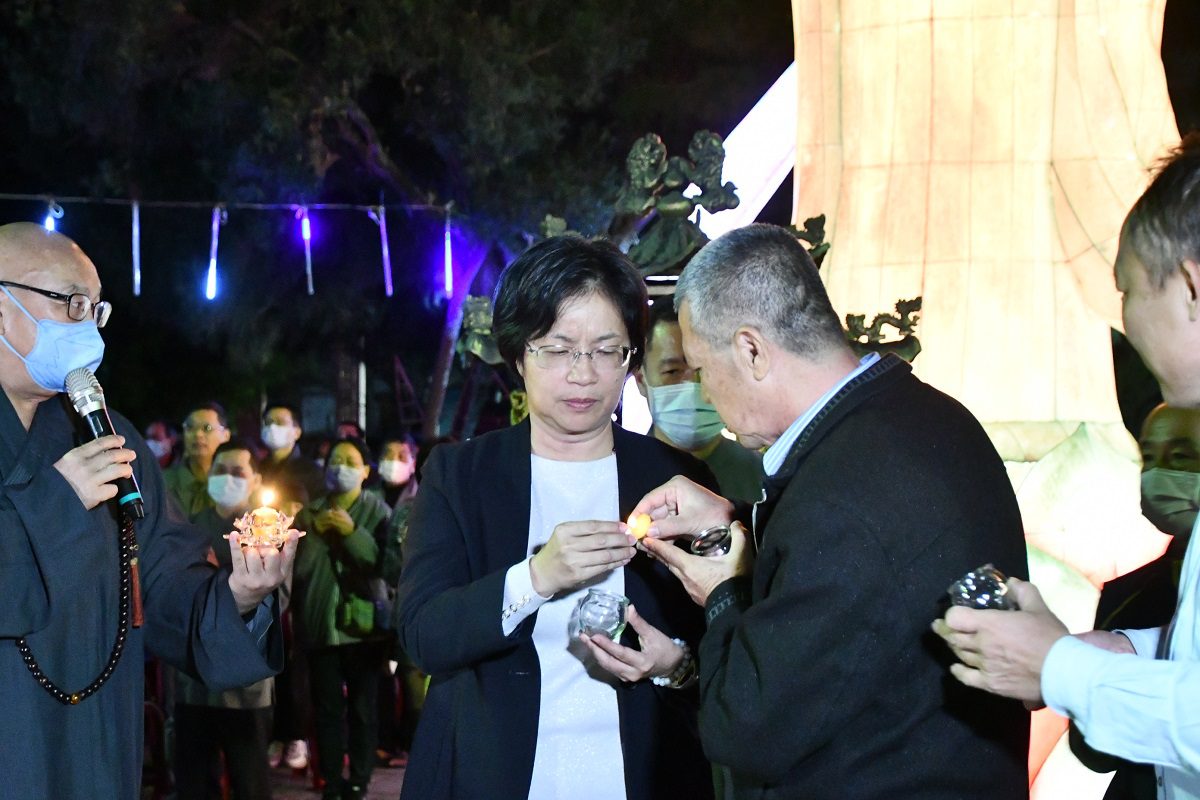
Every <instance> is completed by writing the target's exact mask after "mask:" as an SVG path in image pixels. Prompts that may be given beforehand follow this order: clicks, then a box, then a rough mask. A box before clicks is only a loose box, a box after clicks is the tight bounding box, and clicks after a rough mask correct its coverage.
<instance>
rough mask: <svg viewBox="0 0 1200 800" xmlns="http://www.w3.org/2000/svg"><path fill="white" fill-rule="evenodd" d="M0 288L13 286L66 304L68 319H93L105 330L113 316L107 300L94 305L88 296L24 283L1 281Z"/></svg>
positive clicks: (78, 320) (77, 320) (98, 326)
mask: <svg viewBox="0 0 1200 800" xmlns="http://www.w3.org/2000/svg"><path fill="white" fill-rule="evenodd" d="M0 286H11V287H12V288H14V289H24V290H25V291H27V292H37V293H38V294H40V295H43V296H45V297H49V298H50V299H51V300H57V301H58V302H60V303H66V304H67V316H68V317H70V318H71V319H73V320H75V321H76V322H83V321H84V320H85V319H87V318H88V317H91V318H92V319H93V320H95V321H96V327H97V328H103V327H104V324H105V323H106V322H108V318H109V316H111V315H112V303H110V302H108V301H107V300H100V301H99V302H96V303H93V302H92V298H90V297H88V296H87V295H86V294H80V293H76V294H63V293H62V292H52V291H50V290H49V289H39V288H37V287H36V286H26V285H25V284H23V283H14V282H13V281H0Z"/></svg>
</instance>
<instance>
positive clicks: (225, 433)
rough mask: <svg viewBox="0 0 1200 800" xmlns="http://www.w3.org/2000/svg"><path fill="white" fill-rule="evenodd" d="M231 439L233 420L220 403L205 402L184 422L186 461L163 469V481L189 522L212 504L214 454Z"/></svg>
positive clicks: (184, 453)
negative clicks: (210, 483) (210, 477)
mask: <svg viewBox="0 0 1200 800" xmlns="http://www.w3.org/2000/svg"><path fill="white" fill-rule="evenodd" d="M229 436H230V433H229V421H228V418H227V416H226V414H225V409H224V408H223V407H222V406H221V404H220V403H211V402H210V403H201V404H200V405H197V406H195V407H194V408H193V409H192V410H191V411H189V412H188V415H187V417H185V418H184V420H183V458H181V459H179V461H178V462H176V463H175V464H174V465H173V466H170V467H167V468H166V469H165V470H163V480H164V481H166V483H167V491H169V492H170V493H171V496H173V497H174V498H175V499H176V500H178V501H179V505H180V507H181V508H182V509H183V513H184V514H186V515H187V517H188V518H189V519H191V518H194V517H195V516H196V515H197V514H199V513H200V512H201V511H203V510H204V509H206V508H208V507H209V506H211V505H212V501H211V500H209V499H208V491H207V486H208V470H209V468H210V467H211V466H212V459H213V453H215V452H216V451H217V447H219V446H220V445H221V444H223V443H224V442H227V441H229Z"/></svg>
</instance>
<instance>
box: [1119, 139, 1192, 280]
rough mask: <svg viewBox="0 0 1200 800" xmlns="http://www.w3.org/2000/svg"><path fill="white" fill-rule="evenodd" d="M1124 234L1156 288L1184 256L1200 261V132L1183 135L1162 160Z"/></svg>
mask: <svg viewBox="0 0 1200 800" xmlns="http://www.w3.org/2000/svg"><path fill="white" fill-rule="evenodd" d="M1122 234H1123V237H1124V238H1125V239H1126V240H1127V241H1128V242H1129V243H1130V244H1132V245H1133V246H1134V249H1136V250H1137V253H1138V256H1139V258H1140V260H1141V262H1142V264H1143V265H1144V266H1145V268H1146V272H1147V273H1148V275H1149V278H1150V283H1151V285H1153V286H1155V287H1157V288H1158V289H1162V288H1163V287H1164V286H1166V284H1167V279H1169V278H1170V277H1171V276H1172V275H1174V274H1175V273H1176V272H1177V271H1178V270H1179V266H1180V265H1181V264H1182V263H1183V262H1184V261H1196V262H1200V133H1195V132H1193V133H1191V134H1189V135H1188V136H1186V137H1184V139H1183V140H1182V141H1181V142H1180V144H1179V146H1178V147H1177V148H1176V149H1175V150H1174V151H1172V152H1171V154H1170V155H1168V156H1167V158H1166V159H1165V160H1164V161H1163V162H1162V163H1161V164H1160V166H1159V171H1158V173H1157V174H1156V175H1155V176H1154V180H1153V181H1151V182H1150V186H1149V187H1148V188H1147V189H1146V191H1145V193H1144V194H1142V196H1141V197H1139V198H1138V201H1137V202H1136V203H1134V205H1133V208H1132V209H1131V210H1130V211H1129V216H1128V217H1126V218H1125V225H1124V229H1123V231H1122Z"/></svg>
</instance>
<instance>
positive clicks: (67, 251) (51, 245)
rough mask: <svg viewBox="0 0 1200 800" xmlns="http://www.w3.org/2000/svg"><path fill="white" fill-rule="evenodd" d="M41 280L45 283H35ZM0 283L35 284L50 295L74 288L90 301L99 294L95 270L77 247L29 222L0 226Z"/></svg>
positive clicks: (98, 282)
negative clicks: (50, 293) (87, 296)
mask: <svg viewBox="0 0 1200 800" xmlns="http://www.w3.org/2000/svg"><path fill="white" fill-rule="evenodd" d="M42 277H44V278H45V279H46V281H47V282H44V283H36V279H37V278H42ZM0 280H6V281H17V282H18V283H30V284H35V283H36V285H39V286H43V285H44V288H47V289H50V290H52V291H65V290H66V289H67V288H69V287H76V288H75V290H76V291H81V292H83V293H84V294H87V295H89V296H91V297H93V298H95V297H97V296H98V295H99V292H100V277H99V275H97V273H96V267H95V266H94V265H93V264H92V261H91V259H90V258H88V257H87V256H86V255H85V254H84V252H83V250H81V249H79V245H77V244H75V242H73V241H71V240H70V239H69V238H67V237H66V236H63V235H62V234H61V233H55V232H54V231H48V230H46V229H45V228H43V227H42V226H41V225H37V224H35V223H32V222H12V223H9V224H8V225H0ZM63 281H66V283H63Z"/></svg>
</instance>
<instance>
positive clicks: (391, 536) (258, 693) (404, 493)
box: [144, 401, 425, 800]
mask: <svg viewBox="0 0 1200 800" xmlns="http://www.w3.org/2000/svg"><path fill="white" fill-rule="evenodd" d="M144 434H145V438H146V443H147V446H148V447H149V448H150V451H151V452H152V453H153V454H154V456H155V457H156V458H157V459H158V464H159V466H160V467H161V468H162V470H163V476H164V481H165V484H166V487H167V490H168V492H169V493H170V495H171V496H172V497H173V498H174V500H175V501H176V502H177V503H178V504H179V506H180V508H181V509H182V510H183V511H184V513H185V514H186V515H187V517H188V518H189V519H190V520H191V521H192V522H193V523H195V524H196V525H197V526H198V527H199V528H200V529H202V530H203V531H204V532H205V533H206V534H207V535H208V537H209V546H210V557H211V558H212V559H213V561H214V563H216V564H219V565H225V566H228V565H227V564H225V563H224V562H226V561H228V555H229V549H228V544H227V542H226V541H225V539H224V537H225V536H226V535H227V534H229V533H230V532H231V531H233V530H234V521H235V520H237V519H239V518H240V517H242V515H244V514H245V513H246V512H247V511H249V510H250V509H252V508H256V507H258V506H260V505H264V504H269V505H271V506H273V507H275V508H278V509H279V510H280V511H282V512H284V513H285V514H287V515H288V516H290V517H292V518H293V523H292V524H293V526H294V527H296V528H297V529H298V530H302V531H305V532H306V539H305V540H304V545H305V546H304V547H303V548H300V549H299V550H298V556H297V559H298V560H297V563H296V564H295V567H294V571H293V574H292V575H291V576H290V579H289V581H288V582H287V583H286V585H285V586H284V587H282V588H281V589H280V592H279V595H280V600H281V606H282V614H283V616H282V622H283V627H284V636H285V647H286V653H287V658H286V666H285V668H284V670H283V671H282V672H281V673H280V674H279V675H278V676H276V677H274V678H267V679H265V680H262V681H259V682H257V683H254V684H252V685H250V686H246V687H242V688H239V689H233V690H229V691H224V692H213V691H209V690H207V689H206V688H205V686H204V685H203V684H201V683H199V682H198V681H196V680H195V679H193V678H190V677H188V676H187V675H186V674H185V673H183V672H180V671H177V670H172V669H169V668H164V670H163V671H164V675H165V679H164V680H162V681H161V682H158V683H157V684H156V685H153V686H152V688H151V691H152V693H154V694H157V695H158V696H155V697H151V698H149V699H151V700H152V701H153V702H156V703H159V704H161V705H162V706H164V708H163V709H162V710H163V711H164V713H167V714H168V715H169V716H170V718H171V719H172V720H173V724H172V725H169V726H167V730H170V731H173V739H174V741H173V743H168V745H167V746H166V748H165V749H166V750H167V751H169V752H172V753H173V754H174V758H173V764H172V766H173V770H174V782H175V785H176V792H177V796H178V797H179V798H181V800H184V799H185V798H209V797H213V796H220V795H219V794H215V793H216V792H219V791H220V787H221V786H222V784H223V783H224V784H225V785H226V786H228V788H229V789H230V791H231V792H232V796H233V797H235V798H236V797H245V798H269V797H270V796H271V786H270V773H269V770H270V769H272V768H279V767H284V768H290V769H293V770H305V769H311V770H312V773H313V776H314V783H315V784H316V785H317V786H320V787H324V789H325V791H326V794H327V795H328V796H332V797H339V798H340V797H361V796H362V795H363V794H364V792H365V789H366V786H367V783H368V782H369V780H370V777H371V772H372V770H373V769H374V767H375V766H377V765H383V766H391V767H395V766H403V765H404V764H405V763H406V762H407V751H408V749H409V747H410V743H411V740H412V734H413V731H414V729H415V727H416V721H417V718H418V716H419V714H420V708H421V703H422V700H423V695H424V689H425V676H424V675H423V674H421V673H420V672H419V671H417V670H416V668H415V667H414V666H413V665H412V664H411V662H410V661H409V660H408V659H407V658H406V657H405V656H404V654H403V652H401V651H400V650H399V649H398V647H397V646H396V638H395V635H394V632H393V631H392V624H391V604H392V595H393V594H394V586H395V584H396V581H397V578H398V576H399V569H400V562H401V555H400V554H401V543H402V539H403V536H404V532H405V523H406V520H407V518H408V512H409V509H410V507H411V505H412V502H413V500H414V498H415V497H416V494H417V487H418V479H417V476H416V466H417V455H418V447H417V443H416V441H415V440H414V439H413V437H412V436H411V435H409V434H407V433H402V434H399V435H396V436H385V437H383V438H382V439H381V440H380V441H379V443H378V448H377V450H372V448H370V447H369V446H368V445H367V443H366V441H365V439H364V436H363V431H362V428H361V427H360V426H359V425H358V424H357V423H355V422H351V421H343V422H340V423H338V425H337V426H336V429H335V432H334V435H333V436H331V437H309V438H305V437H304V430H303V428H302V427H301V417H300V414H299V412H298V410H297V409H296V408H294V407H292V406H289V405H286V404H275V403H272V404H269V405H268V406H267V407H266V408H265V410H264V412H263V414H262V419H261V425H260V426H259V428H258V429H257V430H253V431H238V432H235V431H234V430H233V425H232V423H231V421H230V418H229V415H228V414H227V413H226V411H225V409H224V408H223V407H222V406H221V405H220V404H219V403H217V402H212V401H207V402H200V403H197V404H196V405H195V406H194V407H193V408H192V409H191V410H190V411H189V412H188V413H187V414H186V415H185V416H184V418H183V420H182V421H181V424H180V425H179V426H178V427H177V426H176V425H174V424H173V423H172V422H170V421H168V420H162V419H160V420H155V421H153V422H151V423H150V424H148V425H147V426H145V429H144ZM302 445H304V446H302ZM343 687H345V688H343ZM310 745H311V747H310ZM347 757H348V762H349V773H348V775H345V776H343V774H342V773H343V770H342V765H343V760H345V759H347Z"/></svg>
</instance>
